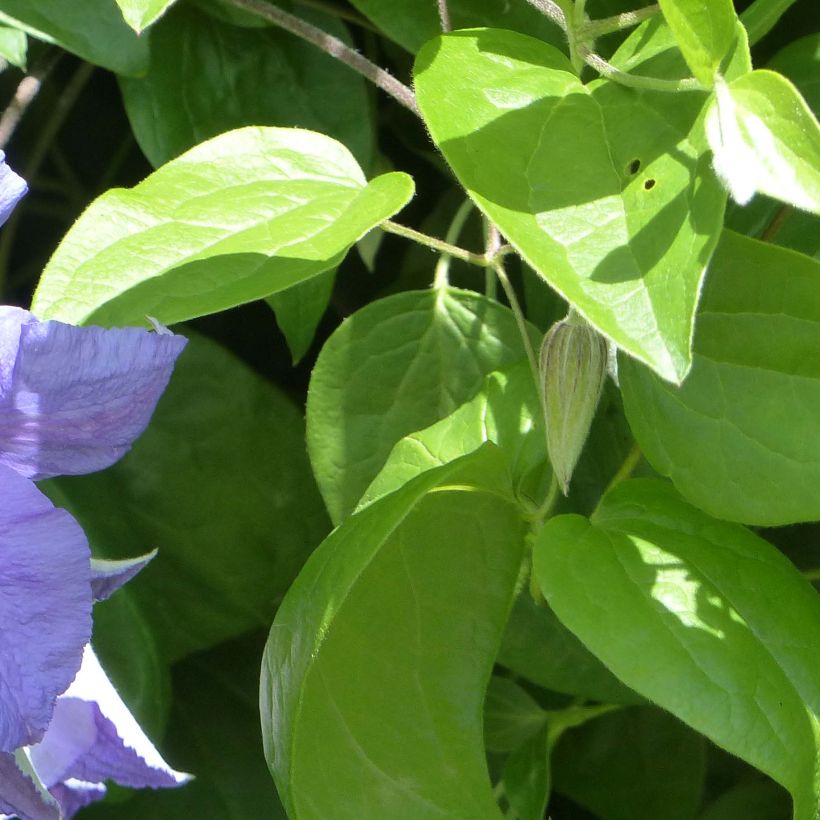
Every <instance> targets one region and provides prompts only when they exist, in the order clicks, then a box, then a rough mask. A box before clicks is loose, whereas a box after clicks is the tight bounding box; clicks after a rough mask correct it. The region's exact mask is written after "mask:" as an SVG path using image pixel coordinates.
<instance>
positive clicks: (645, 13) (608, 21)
mask: <svg viewBox="0 0 820 820" xmlns="http://www.w3.org/2000/svg"><path fill="white" fill-rule="evenodd" d="M659 11H660V6H657V5H655V6H646V7H645V8H642V9H635V11H625V12H623V14H615V15H613V16H612V17H602V18H601V19H600V20H588V21H587V22H585V23H584V24H583V25H582V26H581V27H580V28H579V30H578V39H579V40H582V41H584V42H586V41H588V40H595V39H596V38H598V37H602V36H603V35H604V34H611V33H612V32H613V31H623V30H624V29H626V28H632V27H633V26H637V25H638V23H642V22H643V21H644V20H648V19H649V18H650V17H654V16H655V15H656V14H657V13H658V12H659Z"/></svg>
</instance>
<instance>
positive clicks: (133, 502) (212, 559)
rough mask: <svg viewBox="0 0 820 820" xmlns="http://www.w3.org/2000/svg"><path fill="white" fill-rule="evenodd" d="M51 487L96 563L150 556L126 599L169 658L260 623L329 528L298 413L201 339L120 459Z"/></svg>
mask: <svg viewBox="0 0 820 820" xmlns="http://www.w3.org/2000/svg"><path fill="white" fill-rule="evenodd" d="M56 481H57V484H58V486H59V488H60V491H61V492H62V493H63V495H64V497H65V498H66V499H68V502H69V503H68V506H69V508H70V509H71V511H72V512H73V513H74V514H75V515H76V516H77V517H78V519H79V521H80V522H81V523H82V525H83V527H84V529H85V531H86V532H87V534H88V536H89V539H90V540H91V542H92V544H93V546H94V548H95V550H97V552H98V554H100V555H101V556H104V557H108V558H120V557H124V556H130V555H137V554H139V552H140V550H142V551H144V550H145V548H146V547H148V546H151V547H157V548H158V550H159V554H158V555H157V557H156V558H155V559H154V560H153V561H152V562H151V564H150V565H149V566H148V567H146V568H145V569H144V570H143V571H142V572H141V573H140V574H139V575H138V576H137V577H136V578H135V579H134V580H133V581H131V582H130V583H129V584H128V587H127V591H128V592H129V593H132V594H133V595H134V597H135V599H136V601H137V603H138V604H139V606H140V608H141V610H142V613H143V616H144V617H145V618H146V620H147V621H148V623H149V624H150V625H151V628H152V630H153V634H154V638H155V640H156V641H157V643H158V644H159V646H160V649H161V651H162V654H163V656H164V657H165V658H167V659H170V660H173V659H175V658H179V657H181V656H183V655H185V654H188V653H190V652H192V651H195V650H197V649H203V648H206V647H209V646H213V645H214V644H216V643H218V642H220V641H222V640H225V639H227V638H230V637H233V636H234V635H237V634H239V633H241V632H243V631H246V630H248V629H251V628H261V627H266V626H267V625H268V624H269V623H270V620H271V618H272V616H273V612H274V610H275V607H276V604H277V602H278V600H279V599H280V598H281V596H282V595H283V594H284V592H285V590H286V589H287V588H288V586H289V585H290V583H291V582H292V581H293V579H294V578H295V577H296V574H297V573H298V571H299V569H300V568H301V566H302V564H303V562H304V560H305V559H306V558H307V556H308V555H309V553H310V552H311V550H312V549H313V548H314V547H315V545H316V544H317V543H318V542H319V541H320V540H321V539H322V537H324V535H325V533H326V532H327V529H328V525H327V520H326V518H325V516H324V513H323V510H322V503H321V499H320V498H319V496H318V493H317V492H316V488H315V485H314V483H313V479H312V477H311V475H310V468H309V466H308V464H307V458H306V456H305V453H304V426H303V422H302V418H301V413H300V411H299V410H298V409H297V408H296V407H295V406H294V405H293V403H292V402H291V401H290V400H289V399H288V398H286V397H285V396H284V395H283V394H282V393H281V392H279V390H277V389H275V388H274V387H273V386H272V385H270V384H269V383H268V382H267V381H265V380H263V379H261V378H260V377H258V376H256V375H255V374H254V373H253V372H252V371H250V370H249V369H248V368H247V367H245V366H243V365H242V363H241V362H239V361H237V360H236V359H235V358H234V357H233V356H232V355H230V354H229V353H227V351H225V350H223V349H222V348H221V347H220V346H219V345H216V344H214V343H213V342H210V341H208V340H206V339H204V338H201V337H193V338H192V339H191V340H190V342H189V344H188V347H187V348H186V349H185V351H184V352H183V354H182V356H181V357H180V359H179V361H178V362H177V365H176V369H175V372H174V375H173V378H172V379H171V382H170V384H169V386H168V389H167V390H166V392H165V394H164V395H163V397H162V399H161V400H160V402H159V405H158V407H157V410H156V413H155V414H154V417H153V419H152V421H151V424H150V426H149V427H148V429H147V430H146V431H145V433H144V434H143V435H142V437H141V438H140V439H139V440H138V441H137V442H136V444H135V445H134V448H133V449H132V451H131V452H130V453H129V454H128V455H127V456H125V458H123V459H122V460H121V461H120V462H118V463H117V464H115V465H114V466H113V467H111V468H109V469H108V470H105V471H103V472H100V473H95V474H92V475H87V476H75V477H62V478H59V479H57V480H56Z"/></svg>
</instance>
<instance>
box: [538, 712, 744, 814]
mask: <svg viewBox="0 0 820 820" xmlns="http://www.w3.org/2000/svg"><path fill="white" fill-rule="evenodd" d="M705 769H706V744H705V743H704V741H703V738H702V737H700V736H699V735H697V734H696V733H695V732H693V731H692V730H691V729H688V728H687V727H686V726H684V725H683V724H682V723H680V722H679V721H678V720H676V719H675V718H673V717H672V716H671V715H668V714H665V713H664V712H662V711H661V710H660V709H657V708H656V707H654V706H632V707H629V708H627V709H619V710H618V711H615V712H610V713H609V714H605V715H603V716H602V717H599V718H596V719H595V720H593V721H590V722H588V723H585V724H583V725H582V726H580V727H578V728H577V729H573V730H572V731H570V732H566V733H565V734H563V735H562V736H561V739H560V740H559V741H558V743H557V745H556V746H555V748H554V750H553V753H552V777H553V788H554V789H555V791H557V792H561V794H565V795H567V796H568V797H571V798H572V799H573V800H574V801H575V802H576V803H579V804H580V805H582V806H583V807H584V808H586V809H589V811H591V812H593V813H594V814H595V815H596V817H599V818H601V820H658V818H663V820H694V818H695V817H696V816H697V810H698V807H699V805H700V801H701V792H702V790H703V779H704V774H705ZM741 817H743V818H744V820H746V818H745V816H744V815H742V814H738V815H737V816H736V818H735V820H740V818H741Z"/></svg>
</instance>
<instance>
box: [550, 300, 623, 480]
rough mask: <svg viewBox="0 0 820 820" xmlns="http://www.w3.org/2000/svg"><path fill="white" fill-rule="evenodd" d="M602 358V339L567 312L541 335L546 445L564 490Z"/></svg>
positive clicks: (597, 391)
mask: <svg viewBox="0 0 820 820" xmlns="http://www.w3.org/2000/svg"><path fill="white" fill-rule="evenodd" d="M606 363H607V346H606V341H605V340H604V339H603V337H601V336H599V335H598V334H597V333H596V332H595V331H594V330H593V329H592V328H591V327H590V326H589V325H588V324H586V323H585V322H584V321H583V320H582V319H581V318H580V317H577V316H575V315H574V314H572V313H571V314H570V315H569V316H568V317H567V318H566V319H562V320H561V321H560V322H556V323H555V324H554V325H553V326H552V327H551V328H550V329H549V332H548V333H547V335H546V336H544V342H543V344H542V345H541V356H540V360H539V369H540V371H541V385H542V387H543V404H544V421H545V424H546V428H547V449H548V450H549V456H550V461H551V462H552V469H553V470H554V472H555V477H556V478H557V479H558V483H559V484H560V486H561V489H562V490H563V492H564V495H566V494H567V493H568V492H569V481H570V479H571V478H572V473H573V470H574V469H575V465H576V464H577V463H578V458H579V457H580V455H581V451H582V450H583V449H584V444H585V442H586V440H587V436H588V435H589V428H590V425H591V424H592V419H593V418H594V416H595V410H596V408H597V407H598V400H599V399H600V398H601V391H602V390H603V387H604V379H605V378H606Z"/></svg>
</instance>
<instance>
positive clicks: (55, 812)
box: [0, 752, 60, 820]
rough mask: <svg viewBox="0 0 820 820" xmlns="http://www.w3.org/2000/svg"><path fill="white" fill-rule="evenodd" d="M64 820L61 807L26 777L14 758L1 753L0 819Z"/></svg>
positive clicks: (6, 753)
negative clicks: (61, 816)
mask: <svg viewBox="0 0 820 820" xmlns="http://www.w3.org/2000/svg"><path fill="white" fill-rule="evenodd" d="M2 817H18V818H19V819H20V820H60V807H59V805H58V804H57V803H55V801H54V799H53V798H52V796H51V795H49V794H48V793H47V792H45V793H43V792H42V791H41V790H40V789H38V788H37V786H36V785H35V784H34V781H33V780H32V779H31V778H30V777H28V776H27V775H26V774H24V773H23V772H22V771H21V770H20V768H19V766H18V765H17V761H16V760H15V759H14V755H13V754H9V753H8V752H0V818H2Z"/></svg>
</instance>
